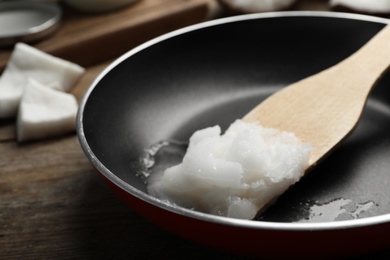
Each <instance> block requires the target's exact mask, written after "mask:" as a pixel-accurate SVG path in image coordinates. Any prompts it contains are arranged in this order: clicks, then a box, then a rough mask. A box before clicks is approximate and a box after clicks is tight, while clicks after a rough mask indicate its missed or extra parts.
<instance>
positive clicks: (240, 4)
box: [219, 0, 297, 13]
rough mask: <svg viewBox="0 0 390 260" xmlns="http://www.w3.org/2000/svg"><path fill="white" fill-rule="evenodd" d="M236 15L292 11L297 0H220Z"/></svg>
mask: <svg viewBox="0 0 390 260" xmlns="http://www.w3.org/2000/svg"><path fill="white" fill-rule="evenodd" d="M219 2H220V3H221V4H222V6H224V7H226V8H227V9H228V10H230V11H232V12H234V13H261V12H273V11H283V10H288V9H290V8H291V7H292V6H293V5H294V4H295V3H296V2H297V1H296V0H219Z"/></svg>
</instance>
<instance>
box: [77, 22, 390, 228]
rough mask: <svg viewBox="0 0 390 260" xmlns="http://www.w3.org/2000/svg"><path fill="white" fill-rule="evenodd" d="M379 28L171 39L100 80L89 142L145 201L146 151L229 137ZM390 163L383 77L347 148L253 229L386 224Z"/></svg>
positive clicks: (221, 31)
mask: <svg viewBox="0 0 390 260" xmlns="http://www.w3.org/2000/svg"><path fill="white" fill-rule="evenodd" d="M383 26H384V23H383V22H375V21H365V20H361V19H351V18H348V19H347V18H344V17H343V16H340V17H327V16H310V15H308V16H304V17H296V16H286V17H272V16H270V17H269V18H265V19H249V20H243V21H237V22H235V23H226V24H219V25H218V26H210V27H205V28H203V29H202V30H194V31H190V32H187V33H185V34H180V35H178V36H176V37H169V38H167V39H164V40H162V41H160V42H159V44H154V45H153V44H152V45H151V46H149V47H148V48H145V49H143V50H140V51H138V52H135V53H134V54H133V55H132V56H131V58H127V59H123V61H121V62H120V63H118V64H117V65H116V66H115V68H114V69H111V70H110V71H109V72H108V73H107V74H106V75H105V76H104V77H102V78H101V79H100V80H99V82H98V83H97V85H96V86H95V88H94V89H93V91H92V92H91V93H90V96H89V98H88V101H87V104H86V106H85V110H84V118H83V124H84V133H85V137H86V140H87V142H88V144H89V146H90V147H91V150H92V151H93V153H94V155H95V156H96V157H97V159H98V160H99V161H100V162H101V163H102V164H104V165H105V167H107V168H108V169H109V170H110V171H111V172H113V173H114V174H115V175H117V176H118V177H119V178H120V179H122V180H123V181H125V182H127V183H129V184H131V185H132V186H134V187H135V188H136V189H139V190H140V191H142V192H146V182H145V179H144V178H140V176H139V174H137V172H138V171H139V168H140V167H141V166H140V157H141V156H142V154H143V153H144V150H145V149H147V148H148V147H150V146H152V145H154V144H156V143H158V142H160V141H163V140H176V141H183V142H186V141H187V140H188V138H189V137H190V135H191V134H192V133H193V132H194V131H195V130H198V129H200V128H204V127H207V126H213V125H216V124H218V125H220V126H221V127H222V128H223V129H226V127H227V126H228V125H229V124H230V123H232V122H233V121H234V120H235V119H237V118H241V117H242V116H243V115H245V114H246V113H247V112H248V111H249V110H250V109H251V108H253V107H254V106H255V105H257V104H258V103H260V102H261V101H262V100H264V99H265V98H266V97H267V96H269V95H270V94H272V93H273V92H275V91H277V90H278V89H280V88H282V87H284V86H286V85H288V84H290V83H293V82H295V81H298V80H300V79H302V78H304V77H307V76H309V75H312V74H314V73H316V72H319V71H321V70H323V69H325V68H327V67H329V66H331V65H334V64H336V63H337V62H339V61H340V60H342V59H344V58H346V57H347V56H348V55H350V54H352V53H353V52H355V51H356V50H357V49H358V48H359V47H360V46H362V45H363V44H364V43H365V42H366V41H368V40H369V39H370V38H371V37H372V36H373V35H374V34H376V33H377V32H378V31H379V30H380V29H381V28H382V27H383ZM318 120H321V117H320V116H319V117H318ZM102 137H104V138H102ZM389 158H390V77H389V76H387V75H385V76H384V78H383V79H382V80H381V81H380V82H379V84H378V85H377V86H376V88H375V89H374V91H373V92H372V94H371V96H370V98H369V100H368V103H367V107H366V110H365V112H364V114H363V117H362V120H361V123H360V124H359V126H358V128H357V129H356V131H355V132H354V133H353V134H352V135H351V136H350V138H349V139H348V140H347V141H346V142H345V143H343V144H342V145H341V146H340V147H339V149H337V150H336V151H335V152H334V153H333V154H331V155H330V156H329V157H328V158H327V159H326V160H324V161H323V163H322V164H321V165H319V166H318V167H317V168H316V169H314V170H313V171H311V172H310V174H309V175H307V176H306V177H305V178H304V179H303V180H302V181H301V182H300V183H298V184H297V185H295V186H294V187H293V188H291V189H290V190H289V191H288V192H287V193H285V194H284V195H283V196H282V197H281V198H280V199H279V200H278V202H277V203H276V204H275V205H274V206H273V207H271V208H269V210H268V211H267V212H266V213H265V214H263V215H262V216H261V217H259V220H262V221H273V222H295V221H312V222H317V221H325V222H326V221H337V220H347V219H355V218H364V217H371V216H377V215H383V214H388V213H390V199H389V198H390V189H389V184H390V160H389Z"/></svg>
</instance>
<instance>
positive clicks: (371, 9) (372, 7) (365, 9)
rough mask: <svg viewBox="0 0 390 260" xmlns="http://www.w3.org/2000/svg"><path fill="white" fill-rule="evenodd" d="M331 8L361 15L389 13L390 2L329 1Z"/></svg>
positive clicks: (381, 0) (376, 0)
mask: <svg viewBox="0 0 390 260" xmlns="http://www.w3.org/2000/svg"><path fill="white" fill-rule="evenodd" d="M329 4H330V6H331V7H332V8H336V7H344V8H348V9H351V10H354V11H357V12H361V13H372V14H387V13H390V0H331V1H330V2H329Z"/></svg>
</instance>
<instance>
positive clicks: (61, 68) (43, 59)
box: [0, 43, 85, 118]
mask: <svg viewBox="0 0 390 260" xmlns="http://www.w3.org/2000/svg"><path fill="white" fill-rule="evenodd" d="M84 71H85V70H84V68H82V67H80V66H79V65H77V64H74V63H71V62H69V61H66V60H63V59H60V58H57V57H54V56H52V55H50V54H47V53H44V52H42V51H40V50H38V49H36V48H34V47H31V46H29V45H27V44H24V43H17V44H16V45H15V49H14V51H13V52H12V54H11V57H10V60H9V62H8V63H7V66H6V68H5V70H4V72H3V74H2V75H1V77H0V118H10V117H15V116H16V114H17V109H18V106H19V102H20V98H21V96H22V92H23V88H24V86H25V85H26V84H27V81H28V79H29V78H33V79H35V80H36V81H38V82H40V83H41V84H44V85H45V86H47V87H50V88H53V89H57V90H61V91H66V92H67V91H69V90H70V89H71V88H72V86H73V85H74V84H75V83H76V81H77V80H78V79H79V77H80V76H81V75H82V73H84Z"/></svg>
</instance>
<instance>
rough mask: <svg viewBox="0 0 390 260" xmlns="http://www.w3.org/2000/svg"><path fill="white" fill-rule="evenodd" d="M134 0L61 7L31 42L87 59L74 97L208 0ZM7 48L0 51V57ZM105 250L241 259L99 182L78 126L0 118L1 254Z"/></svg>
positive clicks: (195, 16) (100, 253)
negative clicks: (56, 22) (69, 129)
mask: <svg viewBox="0 0 390 260" xmlns="http://www.w3.org/2000/svg"><path fill="white" fill-rule="evenodd" d="M141 1H142V2H141ZM141 1H140V2H139V3H137V4H136V5H134V6H132V7H128V8H126V9H123V10H120V11H117V12H113V13H108V14H102V15H86V14H82V13H78V12H74V11H72V10H71V9H69V8H64V12H65V16H64V21H63V25H62V27H61V28H60V30H59V31H58V32H57V33H56V34H55V35H53V36H52V37H51V38H48V39H46V40H44V41H42V42H39V43H36V44H35V46H36V47H37V48H41V49H42V50H45V51H47V52H49V53H53V54H55V55H58V56H61V57H64V58H67V59H69V60H73V61H76V62H78V63H81V64H82V65H83V66H87V72H86V74H85V75H84V76H83V77H82V79H81V80H80V82H79V83H78V84H77V86H76V87H75V88H74V90H73V93H74V94H75V95H76V97H77V98H78V99H80V98H81V96H82V94H83V93H84V91H85V89H86V88H87V87H88V85H89V84H90V83H91V82H92V80H93V79H94V78H95V77H96V75H97V74H98V73H99V72H101V71H102V70H103V69H104V68H105V67H106V66H107V65H108V64H109V62H111V60H112V59H114V58H115V57H117V56H119V55H120V54H122V53H124V52H125V51H126V50H127V49H130V48H132V47H134V46H135V45H137V44H139V43H141V42H143V41H146V40H148V39H149V38H151V37H154V36H157V35H159V34H162V33H165V32H167V31H170V30H173V29H176V28H178V27H182V26H185V25H188V24H192V23H197V22H201V21H203V20H204V19H207V15H209V13H208V10H209V8H210V5H209V4H210V2H211V1H213V0H141ZM212 6H214V5H212ZM214 7H215V6H214ZM298 8H299V9H314V10H325V9H326V3H325V2H324V1H311V0H310V1H302V4H300V6H298ZM118 17H122V18H123V17H127V18H126V19H124V18H123V19H119V18H118ZM124 20H126V22H124ZM156 22H157V24H156ZM115 24H116V26H114V25H115ZM94 26H95V27H104V26H105V33H106V34H103V32H101V31H99V30H92V31H91V30H86V28H92V29H93V28H94ZM108 33H109V34H110V35H111V36H112V37H111V39H112V41H113V42H114V44H117V48H116V50H115V51H107V52H106V53H102V52H104V49H107V46H112V45H110V44H111V43H110V38H109V37H106V36H107V34H108ZM125 39H127V41H126V44H123V43H121V41H124V40H125ZM96 40H98V41H97V42H96ZM91 45H92V46H93V48H91V47H89V48H87V47H88V46H91ZM76 47H78V48H81V50H82V51H80V50H79V49H77V48H76ZM10 52H11V50H7V49H6V50H0V64H1V60H2V61H3V63H2V64H3V65H5V64H6V61H7V57H9V54H10ZM0 68H1V65H0ZM389 256H390V252H384V253H383V255H378V254H377V255H375V257H376V258H380V259H385V257H386V259H388V257H389ZM382 257H383V258H382ZM106 258H110V259H157V258H158V259H209V258H218V259H245V258H243V257H239V256H232V255H229V254H226V253H221V252H216V251H213V250H211V249H207V248H204V247H201V246H198V245H195V244H192V243H190V242H187V241H184V240H182V239H180V238H178V237H176V236H174V235H172V234H170V233H168V232H166V231H164V230H162V229H160V228H159V227H156V226H155V225H153V224H151V223H149V222H148V221H147V220H145V219H144V218H142V217H140V216H139V215H138V214H137V213H136V212H134V211H133V210H132V209H131V208H129V207H128V206H127V205H125V204H124V202H122V201H121V200H120V199H119V198H118V197H117V196H116V195H115V194H114V193H113V192H112V191H111V190H110V189H109V188H108V187H107V186H106V184H105V183H104V182H103V181H102V179H101V178H100V176H99V175H98V174H97V173H96V172H95V170H94V169H93V168H92V166H91V165H90V163H89V162H88V160H87V159H86V157H85V156H84V154H83V152H82V150H81V148H80V145H79V143H78V140H77V137H76V135H75V134H70V135H67V136H63V137H60V138H55V139H49V140H44V141H36V142H30V143H25V144H18V143H16V141H15V124H14V122H13V121H12V120H5V121H4V120H3V121H0V259H106Z"/></svg>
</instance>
